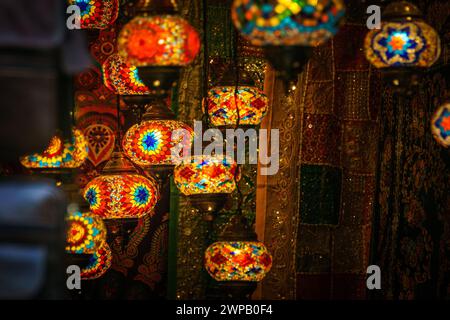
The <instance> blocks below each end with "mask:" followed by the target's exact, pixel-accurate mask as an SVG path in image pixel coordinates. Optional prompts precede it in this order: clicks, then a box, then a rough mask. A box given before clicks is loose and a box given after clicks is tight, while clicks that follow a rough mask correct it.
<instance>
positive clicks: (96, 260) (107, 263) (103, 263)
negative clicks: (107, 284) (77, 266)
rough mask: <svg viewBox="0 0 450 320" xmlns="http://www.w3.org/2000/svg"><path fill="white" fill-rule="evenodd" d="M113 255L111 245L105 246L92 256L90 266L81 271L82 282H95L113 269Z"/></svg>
mask: <svg viewBox="0 0 450 320" xmlns="http://www.w3.org/2000/svg"><path fill="white" fill-rule="evenodd" d="M111 263H112V253H111V249H110V247H109V245H108V244H107V243H106V242H104V243H103V245H102V246H101V247H100V248H99V249H98V250H97V251H96V252H95V253H94V254H93V255H92V256H91V258H90V261H89V263H88V265H87V266H86V267H85V268H83V269H81V274H80V276H81V279H82V280H94V279H98V278H100V277H101V276H103V275H104V274H105V273H106V271H108V269H109V268H110V267H111Z"/></svg>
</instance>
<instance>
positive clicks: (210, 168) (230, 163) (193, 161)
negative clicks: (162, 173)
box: [174, 155, 240, 214]
mask: <svg viewBox="0 0 450 320" xmlns="http://www.w3.org/2000/svg"><path fill="white" fill-rule="evenodd" d="M237 170H238V166H237V164H236V162H235V161H234V160H232V159H230V158H227V157H223V156H206V155H197V156H192V157H190V158H188V159H186V160H184V161H183V162H182V163H180V164H178V165H177V166H176V167H175V171H174V181H175V184H176V186H177V187H178V189H179V190H180V192H181V193H182V194H184V195H185V196H187V197H188V198H189V200H190V202H191V204H192V205H193V206H194V207H195V208H197V209H198V210H199V211H200V212H202V213H205V214H210V213H217V212H219V211H220V210H221V209H222V208H223V206H224V205H225V203H226V201H227V198H228V195H229V194H231V193H232V192H233V191H234V190H236V181H239V178H240V177H239V172H238V171H237Z"/></svg>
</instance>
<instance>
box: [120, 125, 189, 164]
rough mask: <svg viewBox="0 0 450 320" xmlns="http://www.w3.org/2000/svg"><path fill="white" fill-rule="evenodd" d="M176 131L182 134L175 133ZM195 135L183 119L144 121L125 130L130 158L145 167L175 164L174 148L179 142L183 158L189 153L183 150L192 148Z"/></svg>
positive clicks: (125, 143)
mask: <svg viewBox="0 0 450 320" xmlns="http://www.w3.org/2000/svg"><path fill="white" fill-rule="evenodd" d="M176 130H180V132H179V133H180V134H177V135H175V134H174V133H176ZM181 131H182V132H181ZM181 133H183V134H181ZM192 138H193V130H192V129H191V127H189V126H188V125H186V124H184V123H183V122H181V121H177V120H144V121H142V122H141V123H139V124H135V125H134V126H132V127H131V128H130V129H129V130H128V131H127V132H126V134H125V136H124V139H123V150H124V152H125V154H126V155H127V156H128V157H129V158H130V160H131V161H133V162H134V163H136V164H138V165H140V166H143V167H149V166H160V165H162V166H164V165H167V166H173V165H175V161H176V159H174V156H173V155H172V150H173V148H174V147H175V146H177V145H179V144H180V146H179V148H178V150H179V152H178V153H177V154H176V157H177V158H178V159H182V158H183V157H185V156H186V155H184V154H183V152H184V151H186V150H188V151H190V149H191V144H192Z"/></svg>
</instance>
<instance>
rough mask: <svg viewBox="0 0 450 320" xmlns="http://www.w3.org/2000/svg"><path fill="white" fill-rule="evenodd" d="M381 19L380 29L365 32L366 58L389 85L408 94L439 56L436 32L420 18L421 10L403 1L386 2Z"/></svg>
mask: <svg viewBox="0 0 450 320" xmlns="http://www.w3.org/2000/svg"><path fill="white" fill-rule="evenodd" d="M383 19H384V20H383V21H382V23H381V29H373V30H371V31H369V33H368V34H367V36H366V39H365V43H364V47H365V53H366V58H367V60H368V61H369V62H370V63H371V64H372V65H373V66H374V67H376V68H378V69H381V70H382V71H383V77H384V79H385V81H386V82H387V83H388V84H389V85H391V86H393V87H394V88H397V91H400V92H406V91H408V92H406V93H410V94H411V93H412V92H413V91H412V88H413V87H415V86H417V85H418V84H419V82H420V75H421V72H423V71H424V70H425V69H426V68H429V67H431V66H432V65H433V64H434V63H435V62H436V61H437V60H438V59H439V56H440V53H441V44H440V38H439V35H438V33H437V32H436V31H435V30H434V29H433V28H432V27H431V26H430V25H428V24H427V23H426V22H425V21H424V20H423V19H422V13H421V12H420V10H419V9H418V8H417V7H416V6H415V5H413V4H411V3H409V2H406V1H398V2H394V3H391V4H389V5H388V6H387V7H386V9H385V10H384V12H383Z"/></svg>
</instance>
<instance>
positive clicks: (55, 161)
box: [20, 128, 88, 173]
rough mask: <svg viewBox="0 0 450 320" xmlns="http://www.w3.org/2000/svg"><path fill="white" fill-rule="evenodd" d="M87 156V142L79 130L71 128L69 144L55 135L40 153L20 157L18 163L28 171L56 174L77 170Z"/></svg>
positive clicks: (58, 135)
mask: <svg viewBox="0 0 450 320" xmlns="http://www.w3.org/2000/svg"><path fill="white" fill-rule="evenodd" d="M87 156H88V144H87V141H86V139H85V137H84V135H83V133H82V132H81V131H80V130H78V129H76V128H73V129H72V139H71V141H70V142H69V141H66V142H64V139H63V138H62V137H61V135H60V134H57V135H55V136H54V137H52V139H51V140H50V143H49V145H48V147H47V148H46V149H45V150H44V151H43V152H42V153H36V154H32V155H28V156H24V157H21V158H20V163H21V164H22V165H23V166H24V167H25V168H28V169H33V170H36V171H43V172H45V173H57V172H59V171H60V170H64V169H75V168H79V167H80V166H81V165H82V164H83V163H84V161H85V160H86V159H87Z"/></svg>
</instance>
